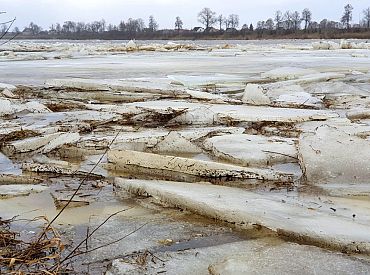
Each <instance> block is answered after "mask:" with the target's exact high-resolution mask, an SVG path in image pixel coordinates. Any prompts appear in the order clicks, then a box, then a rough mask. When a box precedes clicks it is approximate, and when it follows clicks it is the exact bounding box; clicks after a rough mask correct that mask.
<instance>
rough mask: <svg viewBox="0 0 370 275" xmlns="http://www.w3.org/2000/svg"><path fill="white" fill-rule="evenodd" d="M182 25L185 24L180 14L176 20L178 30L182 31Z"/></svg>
mask: <svg viewBox="0 0 370 275" xmlns="http://www.w3.org/2000/svg"><path fill="white" fill-rule="evenodd" d="M182 26H183V23H182V20H181V18H180V16H177V17H176V21H175V29H176V30H177V31H180V30H181V29H182Z"/></svg>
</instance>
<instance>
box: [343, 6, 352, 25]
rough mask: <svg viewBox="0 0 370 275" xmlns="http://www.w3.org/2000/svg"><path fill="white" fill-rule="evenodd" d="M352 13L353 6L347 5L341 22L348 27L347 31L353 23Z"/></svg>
mask: <svg viewBox="0 0 370 275" xmlns="http://www.w3.org/2000/svg"><path fill="white" fill-rule="evenodd" d="M352 11H353V7H352V5H351V4H347V5H346V6H345V7H344V13H343V16H342V18H341V22H342V23H343V24H344V25H345V26H346V27H347V29H349V28H350V27H351V24H350V23H351V21H352Z"/></svg>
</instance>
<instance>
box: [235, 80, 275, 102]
mask: <svg viewBox="0 0 370 275" xmlns="http://www.w3.org/2000/svg"><path fill="white" fill-rule="evenodd" d="M242 101H243V102H244V103H246V104H251V105H268V104H270V103H271V102H270V99H269V98H268V97H267V96H266V95H265V94H264V91H263V88H262V87H261V86H259V85H257V84H248V85H247V87H246V88H245V91H244V94H243V98H242Z"/></svg>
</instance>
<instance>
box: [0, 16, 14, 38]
mask: <svg viewBox="0 0 370 275" xmlns="http://www.w3.org/2000/svg"><path fill="white" fill-rule="evenodd" d="M16 19H17V18H16V17H14V19H13V20H12V21H11V24H10V25H9V26H8V28H7V29H6V30H5V32H4V33H3V34H2V35H1V36H0V40H1V39H3V37H4V36H5V35H6V34H7V33H8V32H9V30H10V28H11V27H12V26H13V24H14V22H15V20H16Z"/></svg>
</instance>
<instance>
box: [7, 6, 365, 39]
mask: <svg viewBox="0 0 370 275" xmlns="http://www.w3.org/2000/svg"><path fill="white" fill-rule="evenodd" d="M352 14H353V7H352V5H350V4H347V5H346V6H345V7H344V12H343V15H342V17H341V20H340V21H338V22H336V21H330V20H327V19H323V20H321V21H320V22H316V21H313V20H312V18H313V16H312V12H311V10H310V9H308V8H305V9H304V10H303V11H302V12H298V11H286V12H281V11H276V12H275V14H274V17H273V18H268V19H267V20H266V21H258V22H257V25H256V28H254V26H253V25H252V24H250V25H247V24H244V25H243V26H242V28H241V29H242V31H244V32H245V31H249V32H251V31H254V30H256V31H257V32H258V33H262V32H266V31H268V32H272V31H275V32H296V31H298V30H302V29H303V30H304V31H305V32H316V31H318V30H319V31H321V30H331V29H350V28H351V26H352V25H351V22H352ZM198 21H199V22H200V23H201V24H202V25H203V26H204V29H205V32H209V31H211V30H212V29H214V28H213V27H214V26H215V27H216V28H218V29H219V31H222V30H223V29H225V30H229V29H232V30H233V31H234V30H235V31H236V29H237V28H238V27H239V23H240V19H239V16H238V15H237V14H230V15H228V16H225V15H223V14H219V15H217V14H216V12H214V11H212V10H211V9H210V8H204V9H202V10H201V11H200V12H199V13H198ZM5 23H7V22H5ZM8 23H9V22H8ZM183 25H184V24H183V21H182V19H181V18H180V17H179V16H177V17H176V19H175V23H174V27H175V30H177V31H178V32H180V30H182V29H183ZM354 26H355V27H362V28H368V29H370V7H369V8H367V9H365V10H363V19H362V22H360V24H356V25H354ZM7 28H8V25H6V24H2V25H1V31H2V33H4V32H6V31H7ZM26 30H27V31H28V33H30V34H32V35H37V34H40V33H41V32H42V31H43V30H42V28H41V27H40V26H38V25H37V24H35V23H33V22H31V23H30V24H29V26H28V27H26ZM158 30H159V25H158V23H157V21H156V20H155V18H154V16H153V15H151V16H150V17H149V20H148V25H147V26H146V24H145V22H144V20H143V19H141V18H137V19H133V18H129V19H128V20H127V21H126V22H124V21H121V22H120V23H119V24H118V25H113V24H107V23H106V21H105V20H104V19H101V20H100V21H94V22H91V23H84V22H73V21H66V22H64V23H63V24H60V23H56V24H53V25H51V27H50V28H49V30H47V31H45V33H47V34H57V35H59V34H65V35H70V34H75V35H78V34H81V33H92V34H100V33H104V32H106V31H108V32H123V33H127V34H129V35H130V36H134V35H135V34H137V33H143V32H147V33H154V32H156V31H158ZM13 32H14V33H19V32H20V31H19V29H18V28H14V30H13Z"/></svg>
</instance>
